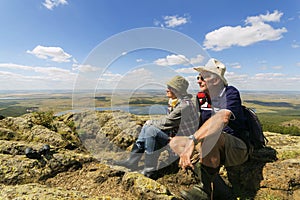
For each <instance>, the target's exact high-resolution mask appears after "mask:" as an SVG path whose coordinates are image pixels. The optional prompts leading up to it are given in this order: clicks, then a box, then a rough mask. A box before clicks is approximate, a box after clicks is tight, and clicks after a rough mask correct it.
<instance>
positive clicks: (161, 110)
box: [56, 105, 168, 116]
mask: <svg viewBox="0 0 300 200" xmlns="http://www.w3.org/2000/svg"><path fill="white" fill-rule="evenodd" d="M167 109H168V106H166V105H151V106H112V107H101V108H95V110H98V111H104V110H112V111H114V110H121V111H125V112H129V113H132V114H135V115H165V114H167ZM69 112H80V111H78V110H68V111H63V112H59V113H57V114H56V116H60V115H63V114H66V113H69Z"/></svg>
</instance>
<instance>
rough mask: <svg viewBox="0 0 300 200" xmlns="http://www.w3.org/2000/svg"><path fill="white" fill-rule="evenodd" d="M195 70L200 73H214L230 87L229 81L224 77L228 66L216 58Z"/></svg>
mask: <svg viewBox="0 0 300 200" xmlns="http://www.w3.org/2000/svg"><path fill="white" fill-rule="evenodd" d="M194 70H196V71H198V72H199V73H202V72H203V71H207V72H211V73H214V74H216V75H218V76H219V77H220V78H221V79H222V81H223V82H224V85H225V86H227V85H228V83H227V80H226V79H225V77H224V74H225V71H226V66H225V65H224V64H223V63H221V62H220V61H218V60H217V59H215V58H211V59H209V60H208V62H207V63H206V65H205V66H199V67H195V68H194Z"/></svg>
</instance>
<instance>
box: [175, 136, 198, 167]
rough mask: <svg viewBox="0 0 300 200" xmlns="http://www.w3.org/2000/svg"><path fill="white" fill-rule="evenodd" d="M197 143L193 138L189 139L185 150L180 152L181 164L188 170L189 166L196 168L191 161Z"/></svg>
mask: <svg viewBox="0 0 300 200" xmlns="http://www.w3.org/2000/svg"><path fill="white" fill-rule="evenodd" d="M194 148H195V145H194V141H193V140H188V142H187V144H186V146H185V148H184V150H183V152H182V153H181V154H180V160H179V166H180V167H181V168H182V169H183V170H186V169H187V168H192V169H194V166H193V164H192V162H191V156H192V154H193V151H194Z"/></svg>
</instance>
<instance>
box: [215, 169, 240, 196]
mask: <svg viewBox="0 0 300 200" xmlns="http://www.w3.org/2000/svg"><path fill="white" fill-rule="evenodd" d="M213 184H214V187H213V188H214V189H213V197H214V200H223V199H226V200H234V199H235V198H234V195H233V192H232V189H231V188H230V187H229V186H228V185H227V184H226V183H225V182H224V180H223V179H222V177H221V176H220V175H219V174H218V175H217V176H216V177H215V179H214V182H213Z"/></svg>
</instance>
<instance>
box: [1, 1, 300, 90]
mask: <svg viewBox="0 0 300 200" xmlns="http://www.w3.org/2000/svg"><path fill="white" fill-rule="evenodd" d="M0 27H1V30H0V44H1V45H0V52H1V53H0V90H2V91H4V90H49V89H51V90H76V89H79V88H80V89H93V90H95V89H115V88H120V89H126V88H135V89H137V88H151V87H152V86H153V87H155V86H159V87H162V86H163V84H164V82H165V81H166V80H167V79H168V78H170V77H171V76H172V75H175V74H179V75H182V76H184V77H185V78H186V79H187V80H189V82H190V86H191V88H197V85H196V76H197V72H196V71H195V70H193V67H196V66H201V65H205V63H206V62H207V61H208V59H209V58H216V59H218V60H220V61H221V62H222V63H224V64H225V66H226V73H225V77H226V79H227V80H228V82H229V85H234V86H235V87H237V88H238V89H240V90H260V91H268V90H276V91H300V28H299V27H300V1H299V0H285V1H283V0H265V1H261V0H243V1H240V0H227V1H222V0H209V1H207V0H202V1H199V0H186V1H184V0H172V1H171V0H163V1H161V0H151V1H143V0H131V1H128V0H26V1H21V0H2V1H0ZM74 88H75V89H74Z"/></svg>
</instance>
